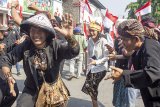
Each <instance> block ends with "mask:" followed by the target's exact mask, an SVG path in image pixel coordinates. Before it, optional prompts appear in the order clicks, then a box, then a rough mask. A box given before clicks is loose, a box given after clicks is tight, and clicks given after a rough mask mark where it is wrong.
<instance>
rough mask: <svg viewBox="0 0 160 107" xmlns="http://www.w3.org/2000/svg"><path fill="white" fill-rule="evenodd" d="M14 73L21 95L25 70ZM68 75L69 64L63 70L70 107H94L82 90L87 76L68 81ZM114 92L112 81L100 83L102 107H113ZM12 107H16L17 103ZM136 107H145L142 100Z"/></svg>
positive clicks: (139, 100)
mask: <svg viewBox="0 0 160 107" xmlns="http://www.w3.org/2000/svg"><path fill="white" fill-rule="evenodd" d="M21 66H22V65H21ZM12 72H13V75H14V77H15V78H16V79H17V83H18V87H19V90H20V94H21V92H22V90H23V87H24V85H23V83H24V79H25V74H24V72H23V69H22V70H21V73H22V75H20V76H17V75H16V70H15V67H13V69H12ZM68 75H69V72H68V63H66V64H65V66H64V69H63V75H62V77H63V80H64V82H65V83H66V85H67V87H68V88H69V90H70V93H71V97H70V100H69V103H68V107H92V105H91V100H90V97H89V96H88V95H86V94H84V93H83V92H81V88H82V86H83V83H84V81H85V76H82V77H81V78H80V79H72V80H71V81H68V80H67V76H68ZM112 91H113V84H112V80H107V81H105V80H103V81H102V82H101V83H100V86H99V96H98V100H99V105H100V107H113V105H112V94H113V92H112ZM12 107H16V102H15V104H14V105H13V106H12ZM136 107H143V104H142V101H141V99H138V103H137V106H136Z"/></svg>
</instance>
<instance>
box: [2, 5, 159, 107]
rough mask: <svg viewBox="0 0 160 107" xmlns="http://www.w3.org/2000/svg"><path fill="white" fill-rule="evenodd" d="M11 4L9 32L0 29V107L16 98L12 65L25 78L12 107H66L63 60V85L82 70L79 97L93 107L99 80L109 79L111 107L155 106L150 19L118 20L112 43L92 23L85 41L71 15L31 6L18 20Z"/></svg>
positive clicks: (155, 55)
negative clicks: (82, 95)
mask: <svg viewBox="0 0 160 107" xmlns="http://www.w3.org/2000/svg"><path fill="white" fill-rule="evenodd" d="M11 4H12V6H11V14H12V18H13V19H12V20H10V21H9V22H8V27H5V26H3V25H0V67H1V68H0V107H11V106H12V105H13V103H14V102H15V100H16V99H17V97H18V95H19V90H18V87H17V84H16V81H15V79H14V77H13V76H12V72H11V69H12V66H13V65H16V68H17V75H20V74H21V73H20V65H19V61H21V60H23V69H24V72H25V75H26V79H25V82H24V85H25V86H24V89H23V92H22V94H21V95H20V97H19V100H18V101H17V106H16V107H67V102H68V100H69V96H70V93H69V90H68V89H67V86H66V85H65V84H64V82H63V80H62V77H61V72H62V70H63V64H64V61H65V59H67V60H69V61H70V65H69V71H70V76H69V78H68V80H72V78H74V77H75V78H77V79H78V78H81V74H82V73H83V70H84V69H86V70H85V76H86V80H85V82H84V85H83V87H82V92H84V93H85V94H87V95H89V96H90V97H91V100H92V105H93V107H99V105H98V93H99V92H98V87H99V84H100V82H101V81H102V80H103V79H105V80H108V79H113V80H114V88H113V102H112V103H113V106H115V107H135V104H136V99H137V97H138V96H142V99H143V103H144V106H145V107H160V29H159V28H158V27H157V26H156V24H155V19H154V18H152V17H151V16H146V17H144V19H142V21H141V22H140V21H138V20H136V19H126V20H123V21H118V22H117V23H116V31H117V33H115V39H114V40H113V38H112V37H111V36H110V34H109V28H104V32H103V33H102V32H101V25H100V24H99V23H98V22H96V21H93V22H91V23H90V24H89V26H88V29H89V35H88V36H87V37H85V36H84V34H83V32H82V27H81V26H80V25H79V24H77V26H76V27H75V28H74V27H73V19H72V16H71V15H70V14H64V15H63V16H62V19H61V18H60V17H58V16H56V15H52V14H51V13H49V12H48V11H44V10H41V9H39V8H37V7H36V6H35V5H34V4H31V5H30V6H29V7H28V8H29V9H31V10H35V11H36V12H35V14H34V15H32V16H30V17H29V18H28V19H26V20H23V19H22V18H21V17H20V16H19V14H18V13H17V11H16V7H17V6H18V2H12V3H11ZM84 63H85V64H84ZM76 64H77V74H75V69H74V68H75V65H76ZM107 72H110V73H109V75H106V74H108V73H107Z"/></svg>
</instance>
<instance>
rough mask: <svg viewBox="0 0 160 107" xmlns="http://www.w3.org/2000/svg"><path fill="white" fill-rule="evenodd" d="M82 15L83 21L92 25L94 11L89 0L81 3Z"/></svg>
mask: <svg viewBox="0 0 160 107" xmlns="http://www.w3.org/2000/svg"><path fill="white" fill-rule="evenodd" d="M81 14H82V21H86V22H87V23H90V22H91V21H92V20H93V16H92V10H91V7H90V5H89V2H88V0H82V1H81Z"/></svg>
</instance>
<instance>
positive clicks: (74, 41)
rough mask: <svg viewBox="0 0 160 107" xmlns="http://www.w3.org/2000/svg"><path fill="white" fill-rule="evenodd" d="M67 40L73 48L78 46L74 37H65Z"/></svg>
mask: <svg viewBox="0 0 160 107" xmlns="http://www.w3.org/2000/svg"><path fill="white" fill-rule="evenodd" d="M65 39H66V40H67V41H68V43H70V44H71V47H72V48H74V47H75V46H76V45H77V43H78V42H77V41H76V39H75V38H73V37H65Z"/></svg>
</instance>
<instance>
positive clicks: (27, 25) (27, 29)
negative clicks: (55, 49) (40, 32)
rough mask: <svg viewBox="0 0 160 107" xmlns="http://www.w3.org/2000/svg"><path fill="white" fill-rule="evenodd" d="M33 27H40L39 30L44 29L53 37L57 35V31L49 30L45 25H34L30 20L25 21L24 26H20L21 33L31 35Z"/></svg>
mask: <svg viewBox="0 0 160 107" xmlns="http://www.w3.org/2000/svg"><path fill="white" fill-rule="evenodd" d="M32 26H35V27H39V28H42V29H44V30H46V31H47V32H49V33H50V34H51V35H52V36H53V37H55V35H56V32H55V30H54V29H53V28H49V27H47V26H45V25H40V24H37V23H34V22H29V21H28V20H25V21H23V22H22V24H21V25H20V30H21V32H23V33H25V34H27V35H29V32H30V28H31V27H32Z"/></svg>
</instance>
